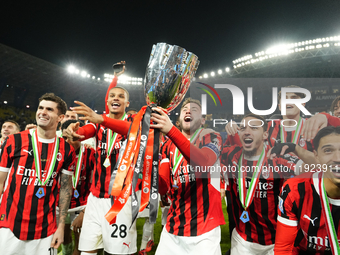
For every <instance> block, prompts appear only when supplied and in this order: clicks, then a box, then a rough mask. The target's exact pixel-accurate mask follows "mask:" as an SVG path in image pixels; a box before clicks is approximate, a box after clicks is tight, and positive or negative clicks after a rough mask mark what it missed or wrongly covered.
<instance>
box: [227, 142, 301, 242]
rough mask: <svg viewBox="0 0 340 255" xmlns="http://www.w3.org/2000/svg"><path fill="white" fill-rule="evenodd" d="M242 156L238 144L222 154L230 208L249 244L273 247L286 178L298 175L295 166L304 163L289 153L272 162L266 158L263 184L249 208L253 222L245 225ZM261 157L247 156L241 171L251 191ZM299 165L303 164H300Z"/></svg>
mask: <svg viewBox="0 0 340 255" xmlns="http://www.w3.org/2000/svg"><path fill="white" fill-rule="evenodd" d="M268 149H269V146H267V150H268ZM241 154H242V147H239V146H237V145H235V146H232V147H225V148H223V150H222V154H221V165H222V166H223V171H224V172H225V178H228V179H227V180H226V182H227V183H228V185H227V190H228V191H229V194H230V197H231V201H230V203H228V205H229V206H231V208H230V209H229V210H230V211H231V212H232V214H231V215H229V217H231V216H232V217H233V220H234V222H235V223H236V230H237V232H238V233H239V235H240V236H241V237H242V238H243V239H244V240H246V241H248V242H253V243H259V244H261V245H271V244H274V242H275V232H276V219H277V209H276V208H277V205H278V196H279V194H280V190H281V188H282V186H283V182H284V178H289V177H291V176H293V175H294V170H295V167H296V166H298V165H300V164H302V162H301V161H299V159H298V158H297V157H294V156H291V155H288V154H286V155H285V158H275V159H274V160H269V159H267V157H266V156H265V160H264V163H263V167H262V168H261V169H260V170H261V174H260V176H259V182H258V184H257V186H256V189H255V193H254V198H253V201H252V203H251V204H250V205H249V207H248V209H247V211H248V213H249V219H250V220H249V221H248V222H247V223H243V222H242V221H241V220H240V217H241V215H242V213H243V211H244V208H243V206H242V204H241V201H240V197H239V187H238V185H239V184H238V177H239V173H240V172H239V169H238V163H239V159H240V157H241ZM258 160H259V156H254V157H249V158H248V157H246V156H244V159H243V162H242V169H243V170H241V171H243V172H246V173H247V181H246V182H245V183H246V184H245V186H246V188H247V190H248V188H249V186H250V182H251V178H252V176H253V171H254V170H255V169H256V168H255V167H256V164H257V162H258ZM297 162H299V163H297Z"/></svg>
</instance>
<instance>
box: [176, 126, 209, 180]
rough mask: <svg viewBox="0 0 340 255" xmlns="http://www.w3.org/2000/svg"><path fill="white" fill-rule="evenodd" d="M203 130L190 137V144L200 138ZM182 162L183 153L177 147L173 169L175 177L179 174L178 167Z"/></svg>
mask: <svg viewBox="0 0 340 255" xmlns="http://www.w3.org/2000/svg"><path fill="white" fill-rule="evenodd" d="M202 130H203V128H199V129H197V130H196V131H195V133H194V134H193V135H192V136H191V137H190V143H194V142H195V141H196V139H197V137H198V136H199V134H200V133H201V131H202ZM182 160H183V155H182V153H181V152H179V150H178V148H177V147H176V149H175V155H174V167H173V169H172V173H173V175H174V176H175V174H176V173H177V171H178V167H179V165H180V163H181V162H182Z"/></svg>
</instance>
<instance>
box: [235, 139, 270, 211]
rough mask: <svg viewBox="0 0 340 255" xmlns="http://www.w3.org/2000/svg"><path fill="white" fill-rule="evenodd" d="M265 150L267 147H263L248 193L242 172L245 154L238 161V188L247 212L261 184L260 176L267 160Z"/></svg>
mask: <svg viewBox="0 0 340 255" xmlns="http://www.w3.org/2000/svg"><path fill="white" fill-rule="evenodd" d="M265 149H266V146H264V145H263V149H262V152H261V155H260V158H259V160H258V161H257V164H256V167H255V173H254V174H253V177H252V179H251V182H250V186H249V189H248V191H246V177H245V176H243V173H242V171H241V169H242V161H243V152H242V154H241V157H240V159H239V161H238V169H239V175H238V176H239V177H238V188H239V196H240V200H241V204H242V206H243V208H244V210H245V211H246V210H247V208H248V207H249V205H250V204H251V202H252V201H253V198H254V194H255V190H256V186H257V184H258V183H259V178H258V177H259V175H260V173H261V170H262V166H263V162H264V160H265V154H266V153H265Z"/></svg>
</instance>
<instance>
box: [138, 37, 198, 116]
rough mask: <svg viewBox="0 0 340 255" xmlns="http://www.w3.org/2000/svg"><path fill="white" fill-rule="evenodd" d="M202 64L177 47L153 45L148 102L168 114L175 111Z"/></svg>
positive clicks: (146, 83) (147, 79)
mask: <svg viewBox="0 0 340 255" xmlns="http://www.w3.org/2000/svg"><path fill="white" fill-rule="evenodd" d="M198 65H199V61H198V57H197V56H196V55H195V54H193V53H192V52H189V51H187V50H186V49H184V48H181V47H179V46H177V45H169V44H166V43H157V44H156V45H153V47H152V52H151V55H150V59H149V63H148V66H147V68H146V73H145V80H144V95H145V99H146V103H147V104H148V105H149V106H150V105H158V106H161V107H162V108H164V109H166V110H167V111H168V112H170V111H172V110H173V109H175V108H176V107H177V106H178V105H179V104H180V103H181V101H182V99H183V98H184V96H185V94H186V93H187V91H188V89H189V86H190V83H191V81H192V79H193V78H194V76H195V73H196V71H197V68H198Z"/></svg>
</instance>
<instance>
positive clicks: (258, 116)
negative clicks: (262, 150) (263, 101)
mask: <svg viewBox="0 0 340 255" xmlns="http://www.w3.org/2000/svg"><path fill="white" fill-rule="evenodd" d="M248 117H252V118H255V119H259V120H262V121H263V125H262V128H263V130H264V131H267V128H268V123H267V121H266V119H265V118H263V117H262V116H260V115H256V114H254V113H248V114H247V115H246V116H244V117H243V118H242V120H244V119H245V118H248Z"/></svg>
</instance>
